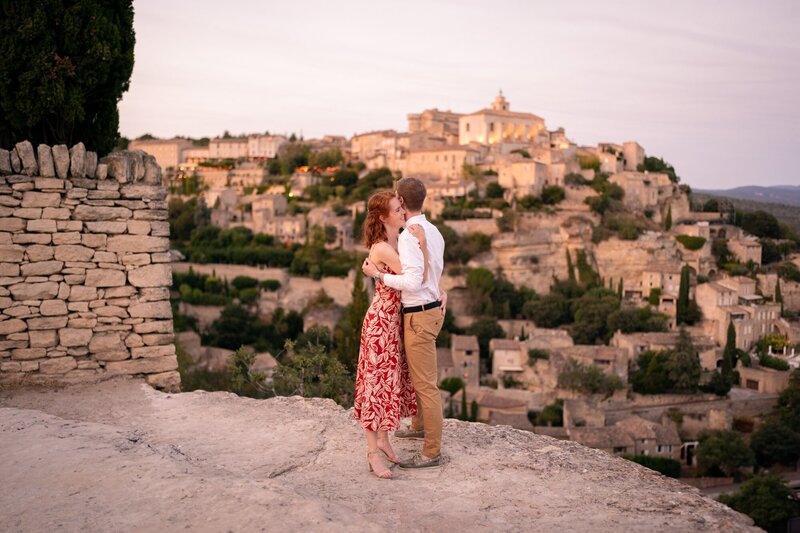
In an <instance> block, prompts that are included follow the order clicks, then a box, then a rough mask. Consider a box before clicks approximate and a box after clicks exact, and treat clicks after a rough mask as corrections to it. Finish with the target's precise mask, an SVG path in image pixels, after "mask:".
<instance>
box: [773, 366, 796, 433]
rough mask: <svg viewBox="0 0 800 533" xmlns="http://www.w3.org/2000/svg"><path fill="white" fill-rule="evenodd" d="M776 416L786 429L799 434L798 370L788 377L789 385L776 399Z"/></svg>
mask: <svg viewBox="0 0 800 533" xmlns="http://www.w3.org/2000/svg"><path fill="white" fill-rule="evenodd" d="M778 416H779V417H780V420H781V422H783V424H784V425H786V427H788V428H789V429H791V430H792V431H794V432H797V433H800V369H797V368H796V369H794V370H793V371H792V373H791V374H790V375H789V384H788V385H787V386H786V388H785V389H783V392H781V395H780V396H779V397H778Z"/></svg>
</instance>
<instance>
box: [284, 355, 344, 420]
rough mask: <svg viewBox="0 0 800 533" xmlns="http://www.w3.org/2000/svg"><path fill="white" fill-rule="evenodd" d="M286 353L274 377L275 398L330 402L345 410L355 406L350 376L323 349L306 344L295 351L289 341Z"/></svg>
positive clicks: (340, 364) (341, 365)
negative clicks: (294, 397) (328, 399)
mask: <svg viewBox="0 0 800 533" xmlns="http://www.w3.org/2000/svg"><path fill="white" fill-rule="evenodd" d="M285 350H286V355H285V356H284V357H283V359H282V360H281V362H280V365H278V367H277V369H276V370H275V375H274V376H273V387H274V391H275V394H277V395H279V396H293V395H299V396H303V397H304V398H330V399H332V400H334V401H336V402H337V403H338V404H339V405H341V406H343V407H350V406H351V405H352V404H353V383H352V381H351V375H350V374H349V373H348V372H347V369H346V368H345V367H344V365H343V364H342V363H341V362H339V360H338V359H337V358H336V357H334V356H332V355H331V354H329V353H327V351H326V350H325V347H324V346H321V345H319V344H307V345H306V346H304V347H302V348H297V349H295V347H294V343H292V342H291V341H288V342H287V343H286V345H285Z"/></svg>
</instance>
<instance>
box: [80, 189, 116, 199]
mask: <svg viewBox="0 0 800 533" xmlns="http://www.w3.org/2000/svg"><path fill="white" fill-rule="evenodd" d="M86 197H87V198H88V199H89V200H116V199H117V198H119V191H89V193H88V194H87V195H86Z"/></svg>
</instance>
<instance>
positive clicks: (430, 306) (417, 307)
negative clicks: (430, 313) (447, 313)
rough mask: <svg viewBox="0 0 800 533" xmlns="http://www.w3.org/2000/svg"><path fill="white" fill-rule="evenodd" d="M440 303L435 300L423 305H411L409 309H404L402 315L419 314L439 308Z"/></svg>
mask: <svg viewBox="0 0 800 533" xmlns="http://www.w3.org/2000/svg"><path fill="white" fill-rule="evenodd" d="M441 306H442V302H440V301H439V300H436V301H435V302H431V303H428V304H425V305H412V306H411V307H404V308H403V314H404V315H406V314H408V313H419V312H420V311H427V310H428V309H435V308H437V307H441Z"/></svg>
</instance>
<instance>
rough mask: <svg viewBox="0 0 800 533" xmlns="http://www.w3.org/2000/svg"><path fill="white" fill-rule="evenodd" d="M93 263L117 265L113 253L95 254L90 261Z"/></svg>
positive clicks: (115, 256)
mask: <svg viewBox="0 0 800 533" xmlns="http://www.w3.org/2000/svg"><path fill="white" fill-rule="evenodd" d="M92 261H94V262H95V263H114V264H116V263H117V254H115V253H114V252H95V253H94V258H93V259H92Z"/></svg>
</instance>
